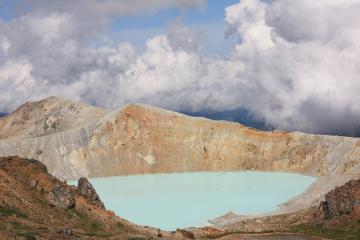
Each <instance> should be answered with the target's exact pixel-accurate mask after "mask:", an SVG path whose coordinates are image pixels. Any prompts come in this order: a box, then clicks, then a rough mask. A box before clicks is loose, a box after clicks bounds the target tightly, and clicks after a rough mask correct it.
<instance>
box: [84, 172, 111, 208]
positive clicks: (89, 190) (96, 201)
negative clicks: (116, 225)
mask: <svg viewBox="0 0 360 240" xmlns="http://www.w3.org/2000/svg"><path fill="white" fill-rule="evenodd" d="M78 192H79V193H80V194H81V195H83V196H84V197H86V198H87V199H88V200H89V201H90V202H91V203H92V204H93V205H95V206H98V207H100V208H103V209H104V208H105V207H104V203H103V202H102V201H101V200H100V197H99V195H98V194H97V193H96V191H95V189H94V187H93V186H92V185H91V183H90V182H89V181H88V180H87V179H86V178H84V177H82V178H80V179H79V181H78Z"/></svg>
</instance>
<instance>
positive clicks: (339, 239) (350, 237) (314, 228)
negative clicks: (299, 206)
mask: <svg viewBox="0 0 360 240" xmlns="http://www.w3.org/2000/svg"><path fill="white" fill-rule="evenodd" d="M291 231H292V232H296V233H302V234H306V235H313V236H319V237H324V238H328V239H334V240H358V239H360V224H359V222H358V223H357V224H353V225H351V224H348V225H346V226H337V227H335V226H326V225H324V224H317V225H298V226H296V227H294V228H292V229H291Z"/></svg>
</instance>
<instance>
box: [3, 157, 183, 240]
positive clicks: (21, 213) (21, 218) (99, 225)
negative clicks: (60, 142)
mask: <svg viewBox="0 0 360 240" xmlns="http://www.w3.org/2000/svg"><path fill="white" fill-rule="evenodd" d="M159 236H162V237H163V238H165V239H167V238H171V239H176V238H177V239H181V235H179V236H177V235H176V233H175V234H172V235H171V234H170V233H166V232H160V231H158V230H156V229H152V228H143V227H139V226H136V225H134V224H132V223H129V222H127V221H126V220H123V219H121V218H119V217H117V216H115V215H114V214H113V213H112V212H109V211H106V210H105V208H104V205H103V204H102V202H101V200H100V199H99V197H98V196H97V194H96V192H95V191H94V189H93V188H92V187H91V184H89V182H87V180H86V179H82V180H81V182H80V181H79V187H78V188H75V187H73V186H69V185H67V184H66V183H65V182H62V181H60V180H58V179H56V178H55V177H53V176H51V175H50V174H48V172H47V170H46V167H45V165H43V164H42V163H40V162H38V161H36V160H28V159H21V158H16V157H9V158H0V239H30V240H33V239H103V238H108V239H135V238H137V239H144V240H145V239H150V238H152V239H158V238H159Z"/></svg>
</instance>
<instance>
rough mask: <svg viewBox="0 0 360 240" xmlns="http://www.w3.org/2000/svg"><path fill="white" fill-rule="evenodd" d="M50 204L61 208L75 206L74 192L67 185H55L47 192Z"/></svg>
mask: <svg viewBox="0 0 360 240" xmlns="http://www.w3.org/2000/svg"><path fill="white" fill-rule="evenodd" d="M47 200H48V202H49V203H50V205H52V206H55V207H59V208H62V209H71V208H74V207H75V204H76V203H75V194H74V192H73V191H71V188H70V187H69V186H60V185H55V186H54V188H53V190H52V191H51V192H49V193H48V194H47Z"/></svg>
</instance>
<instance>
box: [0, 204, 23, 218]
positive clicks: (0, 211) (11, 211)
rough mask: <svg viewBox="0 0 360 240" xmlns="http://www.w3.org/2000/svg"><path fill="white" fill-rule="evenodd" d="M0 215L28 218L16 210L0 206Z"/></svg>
mask: <svg viewBox="0 0 360 240" xmlns="http://www.w3.org/2000/svg"><path fill="white" fill-rule="evenodd" d="M0 215H4V216H11V215H16V216H17V217H19V218H28V215H27V214H26V213H24V212H22V211H21V210H20V209H18V208H13V207H10V206H0Z"/></svg>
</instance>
